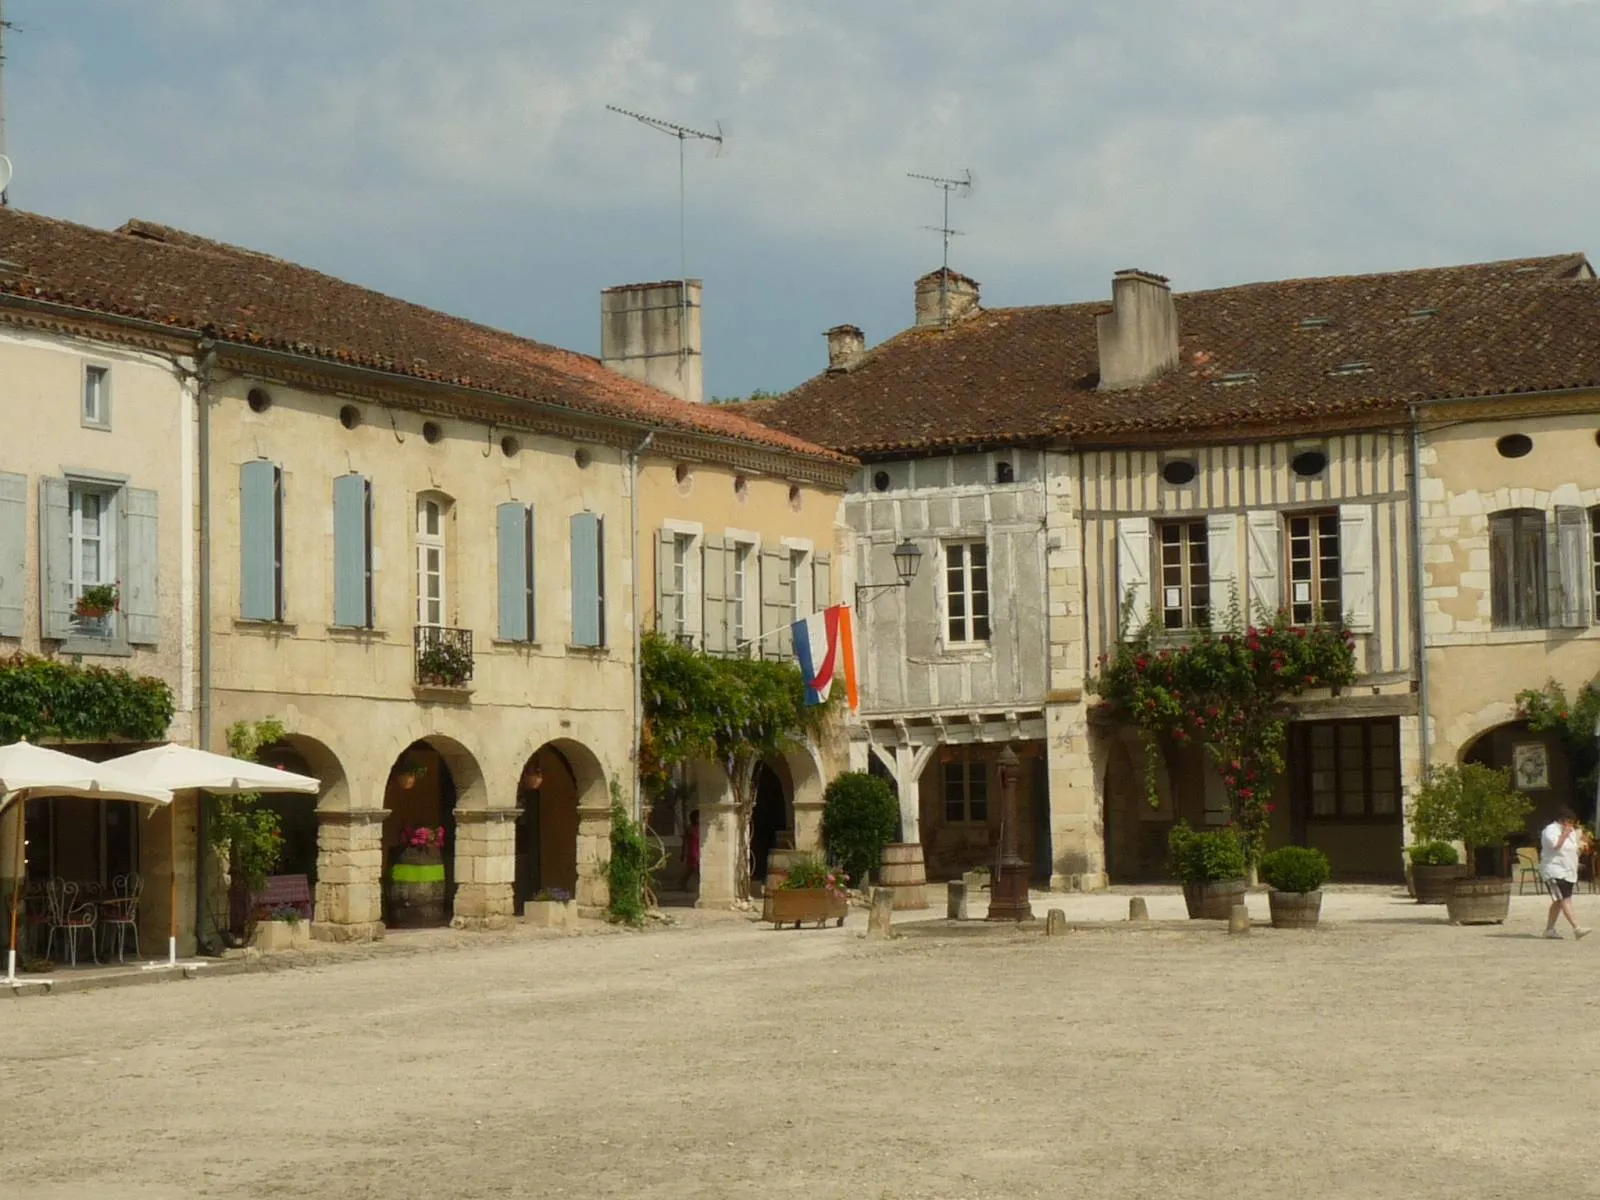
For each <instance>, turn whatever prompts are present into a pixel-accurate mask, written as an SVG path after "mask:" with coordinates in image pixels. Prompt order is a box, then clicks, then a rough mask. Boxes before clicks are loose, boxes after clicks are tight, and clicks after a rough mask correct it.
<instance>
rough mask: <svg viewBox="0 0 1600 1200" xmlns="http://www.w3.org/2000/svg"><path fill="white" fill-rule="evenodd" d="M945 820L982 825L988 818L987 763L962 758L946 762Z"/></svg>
mask: <svg viewBox="0 0 1600 1200" xmlns="http://www.w3.org/2000/svg"><path fill="white" fill-rule="evenodd" d="M944 819H945V821H946V822H948V823H950V824H962V825H967V824H973V825H982V824H985V823H986V822H987V821H988V820H989V775H988V764H987V763H983V762H977V761H973V760H971V759H962V760H960V761H958V762H951V763H945V765H944Z"/></svg>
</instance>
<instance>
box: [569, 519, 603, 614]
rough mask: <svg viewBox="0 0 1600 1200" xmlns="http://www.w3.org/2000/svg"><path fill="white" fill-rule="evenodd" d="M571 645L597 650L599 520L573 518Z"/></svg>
mask: <svg viewBox="0 0 1600 1200" xmlns="http://www.w3.org/2000/svg"><path fill="white" fill-rule="evenodd" d="M571 525H572V529H571V534H572V644H573V645H574V646H600V645H603V644H604V642H603V640H602V629H603V624H602V622H603V616H602V608H601V604H602V597H601V577H600V517H599V516H598V514H596V513H573V514H572V522H571Z"/></svg>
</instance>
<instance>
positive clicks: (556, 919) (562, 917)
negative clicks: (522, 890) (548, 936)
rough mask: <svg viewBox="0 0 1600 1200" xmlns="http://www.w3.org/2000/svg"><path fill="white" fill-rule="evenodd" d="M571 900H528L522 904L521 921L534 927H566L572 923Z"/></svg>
mask: <svg viewBox="0 0 1600 1200" xmlns="http://www.w3.org/2000/svg"><path fill="white" fill-rule="evenodd" d="M573 915H574V905H573V902H572V901H571V900H529V901H528V902H527V903H526V904H524V905H523V906H522V923H523V924H524V925H532V926H533V927H534V928H535V929H567V928H570V927H571V925H572V919H573Z"/></svg>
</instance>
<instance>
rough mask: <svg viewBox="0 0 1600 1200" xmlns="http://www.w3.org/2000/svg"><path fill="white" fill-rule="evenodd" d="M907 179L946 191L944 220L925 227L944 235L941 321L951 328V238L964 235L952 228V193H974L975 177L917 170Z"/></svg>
mask: <svg viewBox="0 0 1600 1200" xmlns="http://www.w3.org/2000/svg"><path fill="white" fill-rule="evenodd" d="M906 178H907V179H920V180H922V181H923V182H924V183H931V184H933V185H934V187H936V188H938V189H939V190H940V191H942V192H943V193H944V222H943V223H942V224H939V225H924V226H923V228H924V229H928V230H931V231H932V232H934V233H938V234H943V235H944V265H943V270H941V271H940V272H939V323H940V324H941V325H942V326H943V327H944V328H946V329H949V328H950V239H951V238H953V237H960V236H962V231H961V230H959V229H951V228H950V193H951V192H956V193H957V194H959V195H961V196H970V195H972V188H973V178H972V172H971V171H962V172H961V178H960V179H948V178H946V177H944V176H942V175H918V174H917V173H916V172H915V171H907V172H906Z"/></svg>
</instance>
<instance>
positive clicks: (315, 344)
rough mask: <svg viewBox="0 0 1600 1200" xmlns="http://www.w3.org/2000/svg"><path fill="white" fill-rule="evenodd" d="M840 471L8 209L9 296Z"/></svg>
mask: <svg viewBox="0 0 1600 1200" xmlns="http://www.w3.org/2000/svg"><path fill="white" fill-rule="evenodd" d="M6 293H9V294H12V295H16V296H22V297H27V298H30V299H38V300H49V301H54V302H57V303H60V304H66V305H71V306H73V307H76V308H83V309H89V310H92V311H96V312H102V313H106V314H109V315H115V316H121V317H133V318H137V319H140V320H144V321H152V322H156V323H158V324H161V325H168V326H172V327H174V328H179V329H184V330H193V331H197V332H198V331H207V332H210V333H211V334H212V335H213V336H215V337H218V338H220V339H223V340H227V341H236V342H242V343H247V344H250V345H256V346H263V347H270V348H272V349H278V350H289V351H293V352H295V353H297V354H304V355H308V356H311V357H314V358H321V359H326V360H329V361H331V362H339V363H347V364H351V365H356V366H362V367H369V368H373V369H376V370H380V371H388V372H392V373H394V374H397V375H404V376H408V377H411V378H415V379H421V380H429V381H433V382H439V383H447V384H456V385H461V386H464V387H472V388H478V389H482V390H484V391H488V392H493V393H497V394H500V395H504V396H507V397H510V398H512V399H521V400H527V401H536V402H541V403H549V404H556V405H560V406H563V407H566V408H570V409H573V410H576V411H579V412H584V413H589V414H592V415H595V416H599V417H610V418H614V419H621V420H627V421H636V422H645V423H648V424H652V425H657V426H661V427H663V428H667V429H672V430H678V431H682V432H685V433H698V434H707V435H710V436H713V437H720V438H731V439H733V440H735V441H741V442H747V443H753V444H756V445H759V446H763V447H766V448H769V449H774V450H779V451H784V452H787V453H790V454H798V455H802V456H805V457H808V458H818V459H824V460H828V461H834V462H836V461H840V460H841V456H840V455H839V454H837V453H835V452H834V451H832V450H827V449H824V448H822V447H821V446H818V445H815V444H813V443H810V442H807V441H805V440H804V439H802V438H800V437H798V436H795V435H793V434H789V433H786V432H784V431H781V430H777V429H774V428H772V427H770V426H766V425H761V424H758V423H757V422H754V421H751V420H749V419H748V418H746V417H742V416H740V415H738V414H737V413H733V412H729V411H726V410H723V409H719V408H717V407H714V406H711V405H698V404H689V403H687V402H685V401H682V400H679V399H677V398H676V397H673V396H669V395H667V394H666V393H665V392H661V391H658V390H657V389H655V388H652V387H649V386H646V385H645V384H642V383H637V382H635V381H633V380H631V379H628V378H626V377H624V376H622V375H619V374H617V373H616V372H614V371H611V370H608V369H607V368H605V367H603V366H601V365H600V362H599V360H598V359H595V358H591V357H589V356H588V355H584V354H576V353H574V352H572V351H570V350H562V349H560V348H559V347H556V346H548V345H545V344H544V343H542V342H535V341H531V340H529V339H527V338H521V337H517V336H516V335H514V334H510V333H505V332H503V331H501V330H498V329H493V328H490V327H489V326H486V325H479V324H476V323H475V322H472V321H466V320H462V319H461V318H459V317H452V316H449V315H447V314H445V313H441V312H436V311H434V310H432V309H428V308H423V307H422V306H420V305H416V304H409V303H407V302H405V301H403V300H396V299H394V298H392V297H390V296H385V295H383V294H381V293H379V292H374V291H371V290H370V289H368V288H363V287H359V286H357V285H356V284H353V283H347V282H346V281H344V280H342V279H335V278H334V277H332V276H331V275H324V274H322V273H321V272H319V271H313V270H311V269H310V268H307V267H302V266H298V265H296V264H294V263H291V262H286V261H285V260H283V259H281V258H274V257H272V256H271V255H268V254H261V253H259V252H257V251H253V250H246V249H243V248H241V247H238V246H230V245H227V244H225V243H222V242H215V241H211V240H210V239H208V238H203V237H198V236H196V235H195V234H191V233H185V232H183V231H182V230H177V229H171V228H168V227H167V226H164V225H157V224H154V223H152V222H148V221H137V220H135V221H129V222H128V223H127V224H125V225H123V226H122V227H121V228H120V229H118V230H116V231H106V230H101V229H91V228H89V227H87V226H83V225H75V224H71V223H69V222H66V221H57V220H52V219H50V218H47V217H40V216H37V215H34V214H32V213H25V212H22V211H20V210H18V209H15V208H0V294H6Z"/></svg>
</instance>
